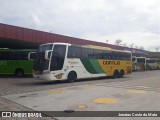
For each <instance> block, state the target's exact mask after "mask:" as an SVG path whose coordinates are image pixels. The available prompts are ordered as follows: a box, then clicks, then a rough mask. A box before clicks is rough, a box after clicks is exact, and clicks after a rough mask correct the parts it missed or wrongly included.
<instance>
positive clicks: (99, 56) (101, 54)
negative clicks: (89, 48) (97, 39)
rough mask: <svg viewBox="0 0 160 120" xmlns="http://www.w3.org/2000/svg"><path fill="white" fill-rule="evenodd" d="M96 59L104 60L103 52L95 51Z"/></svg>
mask: <svg viewBox="0 0 160 120" xmlns="http://www.w3.org/2000/svg"><path fill="white" fill-rule="evenodd" d="M94 58H96V59H103V58H104V52H103V51H102V50H94Z"/></svg>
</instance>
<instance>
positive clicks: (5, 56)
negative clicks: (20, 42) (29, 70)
mask: <svg viewBox="0 0 160 120" xmlns="http://www.w3.org/2000/svg"><path fill="white" fill-rule="evenodd" d="M28 53H29V52H0V60H27V59H28Z"/></svg>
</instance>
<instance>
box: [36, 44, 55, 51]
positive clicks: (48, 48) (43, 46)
mask: <svg viewBox="0 0 160 120" xmlns="http://www.w3.org/2000/svg"><path fill="white" fill-rule="evenodd" d="M52 46H53V44H47V45H41V46H39V48H38V52H45V51H46V50H52Z"/></svg>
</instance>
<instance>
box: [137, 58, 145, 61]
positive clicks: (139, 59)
mask: <svg viewBox="0 0 160 120" xmlns="http://www.w3.org/2000/svg"><path fill="white" fill-rule="evenodd" d="M137 62H145V58H137Z"/></svg>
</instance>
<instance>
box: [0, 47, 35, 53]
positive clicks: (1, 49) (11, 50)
mask: <svg viewBox="0 0 160 120" xmlns="http://www.w3.org/2000/svg"><path fill="white" fill-rule="evenodd" d="M28 51H29V52H31V51H36V49H6V48H5V49H4V48H0V52H28Z"/></svg>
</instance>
